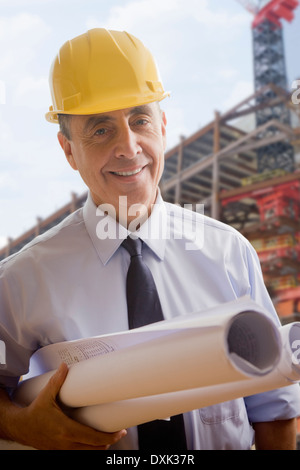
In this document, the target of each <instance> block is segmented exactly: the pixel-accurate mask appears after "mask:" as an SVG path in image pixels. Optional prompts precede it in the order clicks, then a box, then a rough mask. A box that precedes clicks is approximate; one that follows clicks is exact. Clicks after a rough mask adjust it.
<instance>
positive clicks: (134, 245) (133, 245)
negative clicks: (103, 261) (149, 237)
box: [122, 236, 142, 257]
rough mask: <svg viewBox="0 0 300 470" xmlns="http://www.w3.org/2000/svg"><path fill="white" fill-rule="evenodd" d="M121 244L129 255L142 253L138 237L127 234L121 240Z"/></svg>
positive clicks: (140, 241)
mask: <svg viewBox="0 0 300 470" xmlns="http://www.w3.org/2000/svg"><path fill="white" fill-rule="evenodd" d="M122 246H124V248H125V249H126V250H127V251H128V253H129V254H130V256H131V257H132V256H141V254H142V240H140V239H139V238H131V237H130V236H129V237H127V238H126V239H125V240H124V241H123V243H122Z"/></svg>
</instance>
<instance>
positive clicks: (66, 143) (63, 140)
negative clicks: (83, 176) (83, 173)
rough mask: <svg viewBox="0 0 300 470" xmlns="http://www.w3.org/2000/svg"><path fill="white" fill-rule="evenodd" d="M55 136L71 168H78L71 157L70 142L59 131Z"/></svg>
mask: <svg viewBox="0 0 300 470" xmlns="http://www.w3.org/2000/svg"><path fill="white" fill-rule="evenodd" d="M57 138H58V142H59V143H60V146H61V148H62V149H63V151H64V153H65V156H66V158H67V160H68V162H69V164H70V166H71V167H72V168H73V170H77V169H78V168H77V165H76V162H75V159H74V157H73V152H72V146H71V142H70V141H69V139H67V137H66V136H65V135H63V134H62V132H60V131H59V132H58V134H57Z"/></svg>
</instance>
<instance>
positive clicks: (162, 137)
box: [58, 103, 166, 221]
mask: <svg viewBox="0 0 300 470" xmlns="http://www.w3.org/2000/svg"><path fill="white" fill-rule="evenodd" d="M70 134H71V140H68V139H67V138H66V137H64V136H63V135H62V134H61V133H59V134H58V138H59V142H60V144H61V146H62V148H63V150H64V152H65V154H66V157H67V159H68V161H69V163H70V165H71V166H72V168H73V169H75V170H78V171H79V173H80V175H81V177H82V179H83V180H84V182H85V183H86V185H87V186H88V188H89V189H90V192H91V195H92V198H93V201H94V202H95V204H96V205H97V206H99V205H101V204H104V203H105V204H112V205H113V206H114V207H115V210H116V213H117V217H118V218H119V197H120V196H127V206H128V207H130V206H132V205H133V204H143V205H144V206H146V208H147V211H148V215H149V213H150V210H151V205H152V204H154V202H155V199H156V195H157V187H158V183H159V180H160V178H161V175H162V172H163V166H164V150H165V144H166V119H165V115H164V113H162V112H161V111H160V109H159V106H158V105H157V103H150V104H147V105H143V106H138V107H135V108H128V109H124V110H119V111H112V112H108V113H104V114H96V115H90V116H72V118H71V121H70ZM123 200H124V198H123ZM132 218H134V217H128V220H129V221H130V219H132Z"/></svg>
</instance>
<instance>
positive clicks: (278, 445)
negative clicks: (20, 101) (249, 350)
mask: <svg viewBox="0 0 300 470" xmlns="http://www.w3.org/2000/svg"><path fill="white" fill-rule="evenodd" d="M50 87H51V94H52V101H53V106H51V108H50V110H49V112H48V113H47V115H46V117H47V120H48V121H50V122H53V123H59V125H60V130H59V132H58V140H59V143H60V145H61V147H62V149H63V151H64V153H65V156H66V158H67V160H68V162H69V164H70V165H71V167H72V169H74V170H75V171H78V172H79V173H80V175H81V177H82V179H83V180H84V181H85V183H86V185H87V187H88V189H89V191H88V198H87V201H86V203H85V204H84V207H83V208H81V209H79V210H78V211H76V212H75V213H73V214H71V215H70V216H69V217H67V218H66V219H65V220H64V221H62V222H61V223H60V224H59V225H58V226H56V227H54V228H53V229H51V230H50V231H48V232H47V233H44V234H42V235H41V236H39V237H37V238H36V239H35V240H33V241H32V242H31V243H30V244H28V245H27V246H26V247H24V248H23V249H22V250H21V251H20V252H19V253H17V254H14V255H12V256H11V257H9V258H7V259H6V260H4V261H3V262H2V263H1V264H0V340H1V341H2V342H3V344H5V350H6V351H5V352H6V364H5V368H1V370H0V387H1V389H0V439H3V440H4V441H5V440H6V441H7V442H9V441H15V442H18V443H21V444H23V445H26V446H30V447H33V448H35V449H53V450H54V449H94V450H98V449H109V448H110V449H128V450H129V449H132V450H136V449H143V450H149V451H151V452H155V451H157V452H158V451H160V452H161V451H163V452H164V453H166V452H173V453H174V452H175V453H177V452H181V453H182V452H183V451H184V450H198V449H199V450H201V449H213V450H219V449H220V450H221V449H250V448H251V447H252V445H253V443H254V442H255V444H256V446H257V448H258V449H294V448H295V445H296V427H295V417H296V416H298V414H299V411H300V399H299V387H298V385H296V386H290V387H285V388H282V389H280V390H273V391H271V392H269V393H263V394H259V395H254V396H249V397H245V398H244V397H241V398H239V399H237V400H232V401H228V402H225V403H221V404H216V405H214V406H210V407H206V408H202V409H199V410H193V411H191V412H189V413H185V414H184V415H183V416H182V415H179V416H176V417H170V420H159V422H155V423H145V425H143V426H139V427H138V428H137V427H132V428H130V429H127V430H125V429H123V430H120V431H119V432H116V433H113V434H108V433H104V432H100V431H96V430H94V429H92V428H90V427H88V426H85V425H82V424H80V423H78V422H75V421H74V420H72V419H70V418H69V417H68V416H66V415H65V414H64V412H63V409H62V408H61V407H60V405H59V401H58V400H57V396H58V393H59V390H60V388H61V386H62V384H63V382H64V380H65V379H66V377H67V374H68V368H67V366H66V365H65V364H62V365H61V367H60V368H59V369H58V371H57V372H56V373H55V374H54V375H53V376H52V378H51V379H50V381H49V382H48V384H47V385H46V387H45V388H44V389H43V390H42V391H41V392H40V394H39V395H38V396H37V398H36V399H35V400H34V401H33V402H32V403H31V404H30V405H29V406H27V407H20V406H17V405H16V404H15V403H14V401H13V392H14V390H15V388H16V387H17V385H18V381H19V378H20V376H22V375H24V374H26V373H27V371H28V368H29V364H30V358H31V356H32V354H33V353H34V352H35V351H36V350H37V349H39V348H41V347H43V346H46V345H48V344H51V343H56V342H61V341H68V340H74V339H78V338H86V337H91V336H96V335H103V334H109V333H113V332H117V331H124V330H127V329H128V328H135V327H136V325H140V324H146V323H149V322H154V321H159V320H160V319H164V318H165V319H171V318H173V317H176V316H180V315H186V314H190V313H191V312H195V311H198V312H199V311H201V310H204V309H207V308H209V307H214V306H217V305H220V304H222V303H225V302H229V301H233V300H235V299H237V298H239V297H242V296H245V295H247V296H250V297H251V298H252V299H254V300H255V301H256V302H257V303H258V304H260V305H261V306H263V307H264V308H265V309H266V310H267V311H268V312H269V316H270V317H271V318H272V319H273V321H274V322H275V323H276V324H277V325H278V326H280V323H279V319H278V317H277V315H276V312H275V310H274V307H273V305H272V302H271V299H270V297H269V295H268V293H267V290H266V288H265V286H264V283H263V279H262V274H261V270H260V265H259V261H258V258H257V256H256V253H255V251H254V250H253V248H252V247H251V245H250V243H249V242H248V241H247V240H246V239H245V238H244V237H242V236H241V235H240V234H239V233H238V232H237V231H235V230H234V229H232V228H231V227H229V226H226V225H224V224H222V223H220V222H218V221H215V220H213V219H210V218H207V217H205V216H203V215H201V214H197V213H195V212H191V211H187V210H186V209H183V208H180V207H178V206H175V205H172V204H167V203H165V202H164V201H163V199H162V197H161V194H160V191H159V186H158V185H159V181H160V178H161V175H162V172H163V164H164V150H165V146H166V116H165V114H164V112H162V111H161V109H160V105H159V102H160V101H162V100H163V99H164V98H166V97H167V96H168V93H167V92H165V91H164V88H163V85H162V83H161V81H160V78H159V74H158V70H157V67H156V64H155V61H154V59H153V57H152V55H151V54H150V52H149V51H148V49H146V48H145V46H144V45H143V44H142V43H141V42H140V41H139V40H138V39H136V38H135V37H133V36H131V35H130V34H128V33H125V32H119V31H107V30H105V29H94V30H91V31H89V32H87V33H86V34H83V35H81V36H79V37H77V38H74V39H73V40H71V41H68V42H67V43H65V44H64V45H63V46H62V48H61V49H60V51H59V54H58V55H57V57H56V59H55V61H54V63H53V66H52V68H51V73H50ZM137 214H138V217H137ZM137 218H138V221H139V222H138V224H136V225H135V229H136V230H131V225H132V224H131V223H132V222H135V221H136V220H137ZM106 219H107V220H108V221H109V225H110V227H111V228H112V230H111V232H109V231H105V230H102V229H101V227H103V226H104V225H105V224H102V222H103V220H106ZM183 221H184V227H183V223H182V222H183ZM99 227H100V228H99ZM131 232H135V233H134V236H135V237H136V236H137V237H138V238H137V240H135V243H134V246H135V250H136V251H134V250H133V248H132V245H131V242H130V239H132V238H134V237H133V236H132V233H131ZM199 235H200V236H199ZM125 242H127V244H128V242H129V245H130V246H127V244H126V243H125ZM187 247H188V248H187ZM131 260H133V261H131ZM142 261H143V262H142ZM134 264H135V267H136V269H140V271H138V272H139V273H140V274H138V275H137V274H136V272H137V271H135V274H134V275H132V269H131V266H132V265H134ZM130 273H131V274H130ZM129 278H130V279H131V280H132V279H133V281H134V284H135V286H134V287H136V288H135V291H136V292H134V297H133V300H132V297H130V296H129V289H128V288H126V285H127V286H128V285H129V281H128V279H129ZM126 279H127V281H126ZM141 281H142V282H141ZM150 283H151V289H150V288H149V285H150ZM137 286H139V287H138V288H137ZM137 299H138V300H137ZM146 299H147V300H146ZM153 300H154V302H153V306H152V301H153ZM150 304H151V308H149V306H150ZM133 305H135V306H136V305H138V307H139V308H138V309H137V310H135V316H131V315H130V312H131V310H132V306H133ZM146 313H147V314H149V315H150V318H149V317H148V318H147V319H146V320H144V319H142V317H143V315H144V314H146ZM99 373H101V371H99ZM199 373H200V374H201V370H200V371H199ZM178 374H180V370H178ZM117 379H118V378H117V377H116V378H115V380H116V386H118V385H117V384H118V381H117ZM103 381H105V377H103Z"/></svg>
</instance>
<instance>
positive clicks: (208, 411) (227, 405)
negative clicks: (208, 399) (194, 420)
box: [199, 399, 243, 425]
mask: <svg viewBox="0 0 300 470" xmlns="http://www.w3.org/2000/svg"><path fill="white" fill-rule="evenodd" d="M241 400H243V399H238V400H232V401H227V402H224V403H218V404H217V405H212V406H207V407H206V408H201V409H200V410H199V412H200V418H201V421H202V422H203V423H204V424H208V425H209V424H221V423H223V422H225V421H227V420H230V419H235V418H238V417H239V415H240V412H241V405H242V403H241Z"/></svg>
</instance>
